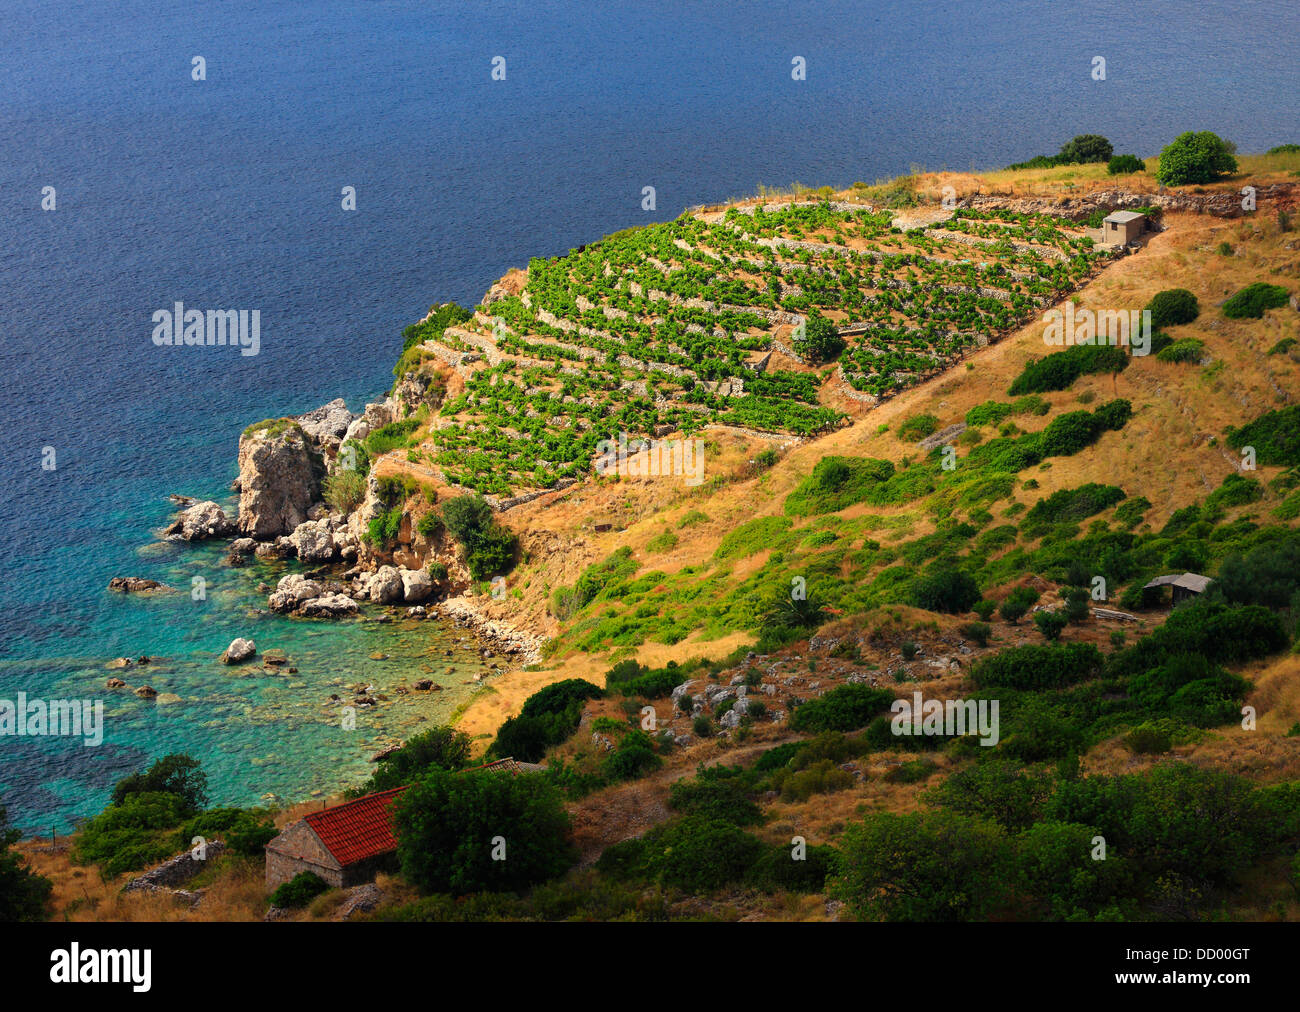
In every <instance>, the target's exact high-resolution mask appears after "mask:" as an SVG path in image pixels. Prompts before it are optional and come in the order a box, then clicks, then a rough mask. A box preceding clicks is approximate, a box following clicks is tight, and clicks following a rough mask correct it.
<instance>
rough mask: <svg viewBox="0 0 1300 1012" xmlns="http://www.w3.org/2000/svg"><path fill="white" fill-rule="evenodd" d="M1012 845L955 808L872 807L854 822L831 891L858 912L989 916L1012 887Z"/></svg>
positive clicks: (896, 917) (894, 917)
mask: <svg viewBox="0 0 1300 1012" xmlns="http://www.w3.org/2000/svg"><path fill="white" fill-rule="evenodd" d="M1010 862H1011V848H1010V846H1009V844H1008V842H1007V839H1006V837H1005V835H1004V834H1003V833H1002V831H1001V830H1000V829H999V828H998V827H997V826H996V825H995V824H993V823H990V822H985V821H983V820H981V819H977V818H973V817H969V816H963V815H957V814H955V813H953V812H942V811H941V812H913V813H909V814H907V815H892V814H883V813H882V814H873V815H869V816H868V817H867V818H866V819H865V820H863V821H862V822H860V823H856V824H854V825H851V826H849V827H848V829H847V830H846V831H845V833H844V836H843V838H842V841H841V845H840V857H839V861H838V871H839V874H838V875H836V876H835V877H834V879H833V880H832V883H831V893H832V895H834V896H835V897H836V898H838V899H841V900H843V901H844V902H845V903H846V904H847V905H848V907H849V910H850V912H852V913H853V914H854V916H856V917H857V918H858V919H859V920H870V921H875V920H882V919H883V920H886V921H967V920H987V919H988V917H989V916H990V915H991V914H992V913H993V912H994V911H995V910H997V909H998V908H999V907H1000V906H1001V904H1002V903H1003V902H1004V901H1005V899H1006V897H1007V895H1008V891H1009V890H1008V879H1009V875H1008V869H1009V866H1010Z"/></svg>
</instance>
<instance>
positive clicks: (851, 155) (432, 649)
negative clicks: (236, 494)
mask: <svg viewBox="0 0 1300 1012" xmlns="http://www.w3.org/2000/svg"><path fill="white" fill-rule="evenodd" d="M1297 29H1300V5H1297V4H1296V2H1295V0H1220V2H1214V0H1159V2H1151V0H1146V2H1144V0H1126V2H1121V0H1074V2H1071V3H1068V4H1067V3H1060V2H1052V3H1048V2H1044V0H914V2H906V3H883V2H870V0H858V2H835V0H832V2H822V3H818V4H813V5H808V6H805V7H798V8H792V7H791V6H790V5H789V4H788V3H778V2H772V0H748V2H745V3H733V4H723V3H693V2H686V0H671V2H665V0H649V2H642V3H638V4H636V5H634V6H633V5H622V4H610V3H597V2H590V3H578V2H553V3H545V2H529V3H514V2H502V0H497V2H493V3H491V4H480V3H472V2H456V3H446V2H437V0H433V2H431V0H421V2H418V3H417V2H381V0H372V2H351V3H344V2H336V0H314V2H311V3H283V2H274V0H256V2H252V0H226V2H211V3H204V4H197V3H189V4H179V5H177V4H171V3H144V2H139V0H123V2H108V0H61V2H58V3H53V2H43V3H13V2H0V294H2V297H0V391H2V396H3V404H4V423H5V424H4V437H5V438H4V440H3V453H2V454H0V698H9V699H13V698H14V697H15V695H16V694H17V693H18V692H19V691H25V692H27V693H28V694H29V695H31V696H46V697H58V698H83V697H92V698H102V699H105V700H106V705H107V710H108V718H107V729H106V735H105V740H104V743H103V745H101V746H99V747H97V748H90V747H85V746H83V745H82V744H81V743H80V742H79V741H70V740H67V739H49V738H34V737H26V738H17V737H3V738H0V803H3V804H6V805H7V806H8V808H9V815H10V819H11V820H12V821H13V822H14V823H15V824H17V825H18V826H19V827H21V828H23V829H25V830H27V831H29V832H41V833H48V831H49V830H50V828H51V827H53V828H56V829H58V830H59V831H63V830H66V829H67V828H68V827H69V826H70V825H72V822H73V819H74V818H75V817H78V816H84V815H87V814H90V813H93V812H95V811H98V810H99V809H100V808H101V807H102V806H103V804H104V802H105V799H106V797H107V793H108V791H109V788H110V787H111V785H112V783H113V782H114V781H115V780H117V779H118V778H120V776H121V775H123V774H124V773H126V772H129V771H131V770H133V769H136V768H139V767H141V766H142V765H144V764H145V763H147V762H148V761H149V759H150V758H151V757H154V756H157V755H160V754H163V753H166V752H169V751H176V750H185V751H190V752H192V753H193V754H195V755H196V756H198V757H199V758H201V759H202V760H203V761H204V764H205V767H206V768H207V770H208V773H209V777H210V787H211V793H212V795H213V798H214V800H215V801H219V802H224V803H236V804H254V803H258V801H259V799H261V798H263V796H265V795H273V796H274V798H275V799H278V800H284V801H291V800H298V799H301V798H305V797H307V796H308V795H309V794H310V793H311V792H313V791H330V790H333V789H335V788H337V787H339V786H341V785H342V784H345V783H348V782H351V781H354V780H356V779H358V778H359V777H361V776H363V775H364V774H365V771H366V756H367V755H368V754H369V753H370V752H372V751H374V747H375V745H376V744H377V743H379V742H382V741H384V740H387V739H389V738H391V737H402V736H403V735H405V734H409V733H411V732H412V730H413V729H418V727H419V726H420V722H421V721H422V720H424V721H431V720H435V719H437V718H439V717H440V716H445V714H446V713H447V712H448V711H449V710H450V709H451V707H452V706H453V705H454V703H455V702H456V701H457V700H459V699H463V698H464V694H465V693H466V692H467V691H468V690H467V689H465V688H464V687H463V685H464V682H465V680H466V678H467V677H468V676H469V674H470V673H472V672H474V671H476V670H479V667H478V662H477V660H476V659H475V658H474V657H473V656H472V655H471V654H469V653H467V652H465V651H464V650H463V649H461V645H459V644H457V643H456V639H457V636H456V635H455V634H454V633H451V632H448V631H447V630H445V629H440V628H438V627H437V626H435V625H434V624H432V623H431V624H428V625H425V626H418V627H417V626H415V625H413V624H412V625H409V626H407V627H405V628H400V629H399V628H395V627H391V626H390V627H382V626H377V625H347V626H332V625H321V624H303V623H294V622H291V621H289V620H285V619H280V618H269V617H265V616H256V615H254V614H253V613H252V612H251V611H250V608H251V607H253V606H256V605H258V604H261V603H263V600H262V598H261V597H260V595H257V594H256V593H255V585H256V584H257V582H259V581H261V580H266V581H268V582H273V581H274V579H275V577H276V575H277V573H276V572H275V571H271V570H269V569H264V568H262V567H249V568H247V569H245V570H231V569H228V568H226V567H224V566H222V565H221V564H220V556H221V554H222V553H221V552H220V550H219V549H218V548H217V547H216V546H208V547H202V548H196V547H193V546H175V545H170V544H159V543H158V541H157V537H156V530H157V529H158V528H159V527H160V526H162V525H163V524H164V523H165V522H166V521H167V519H168V515H169V509H168V503H167V502H166V500H165V498H164V497H165V495H166V494H167V493H169V492H183V493H187V494H191V495H199V496H205V497H208V496H213V497H219V498H220V497H227V496H228V495H229V493H228V492H227V491H226V488H227V486H228V484H229V482H230V480H231V478H232V477H234V474H235V465H234V461H235V452H236V448H237V443H238V436H239V432H240V431H241V430H242V429H243V427H244V426H246V425H247V424H249V423H250V422H253V421H256V420H258V419H260V418H264V417H267V416H278V415H281V414H286V413H298V412H301V411H304V410H307V409H309V408H312V407H315V406H317V405H318V404H321V403H323V402H325V401H327V400H330V399H332V398H334V397H336V396H343V397H345V398H347V400H348V402H349V404H350V405H351V406H352V407H353V408H354V409H359V408H360V406H361V405H362V404H363V403H364V402H365V401H366V400H367V399H374V398H375V397H376V396H378V395H380V394H381V393H382V392H383V391H384V390H385V389H386V388H387V386H388V383H389V380H390V378H391V376H390V370H391V367H392V364H393V361H394V358H395V355H396V352H397V350H398V348H399V347H400V331H401V328H402V327H403V326H404V325H405V324H407V323H409V322H411V321H413V320H415V319H417V318H418V317H420V316H421V315H423V313H424V312H425V311H426V310H427V308H428V306H429V305H430V304H431V303H432V302H434V301H443V300H447V299H454V300H457V301H459V302H462V303H464V304H466V305H473V304H474V303H475V302H476V301H477V300H478V298H479V297H480V296H481V295H482V293H483V292H484V291H485V290H486V288H487V286H488V285H489V284H490V283H491V282H492V281H493V280H494V279H496V278H497V277H499V276H500V275H501V274H502V273H504V271H505V270H506V269H508V268H510V267H512V266H523V265H525V264H526V262H527V260H528V258H529V257H530V256H534V255H547V254H553V253H558V252H563V251H565V250H567V249H568V248H570V247H572V246H575V245H577V244H580V243H582V242H586V241H589V240H591V239H594V238H597V237H599V236H601V235H603V234H605V233H608V232H612V231H615V230H617V229H620V228H624V227H627V226H629V225H633V224H638V223H643V222H645V221H648V220H665V219H668V218H671V217H674V216H675V215H677V214H678V213H680V212H681V210H682V209H683V208H684V207H686V206H688V205H693V204H698V203H705V202H710V201H717V200H722V199H725V198H727V197H732V196H740V195H744V194H748V193H751V192H753V191H754V189H755V187H756V186H757V184H759V183H765V184H769V185H783V184H788V183H791V182H793V181H795V180H798V181H801V182H804V183H808V184H812V185H821V184H827V183H829V184H831V185H834V186H846V185H848V184H849V183H851V182H853V181H855V180H858V179H862V180H867V181H868V182H870V181H873V180H875V179H877V178H882V177H888V176H892V175H896V174H898V173H901V172H905V171H907V170H908V169H909V167H911V166H913V165H922V166H925V167H927V168H930V169H936V168H941V167H949V168H953V169H962V170H966V169H971V168H976V169H980V168H993V167H997V166H1001V165H1005V164H1007V163H1009V162H1012V161H1019V160H1023V159H1025V158H1028V157H1031V156H1033V155H1035V154H1039V153H1051V152H1054V151H1056V150H1057V148H1058V147H1059V146H1060V144H1061V143H1062V142H1063V141H1065V140H1067V139H1068V138H1070V137H1071V136H1073V135H1074V134H1077V133H1101V134H1104V135H1106V136H1107V137H1109V138H1110V139H1111V140H1112V141H1113V142H1114V144H1115V147H1116V150H1117V151H1133V152H1136V153H1138V154H1141V155H1151V154H1155V153H1156V152H1158V150H1159V149H1160V147H1162V146H1163V145H1164V144H1165V143H1167V142H1168V141H1169V140H1170V139H1172V138H1173V137H1174V136H1175V135H1176V134H1177V133H1179V132H1181V131H1183V130H1187V129H1207V130H1213V131H1216V132H1218V133H1220V134H1222V135H1224V136H1226V137H1228V138H1230V139H1231V140H1233V141H1235V142H1236V143H1237V145H1238V147H1239V148H1240V150H1242V151H1260V150H1264V149H1265V148H1268V147H1270V146H1272V145H1274V144H1278V143H1282V142H1285V141H1298V140H1300V103H1298V102H1297V100H1296V96H1297V95H1300V61H1298V60H1297V59H1296V50H1295V39H1296V37H1297ZM195 56H201V57H203V59H204V61H205V63H206V80H202V81H195V80H193V79H192V66H193V63H192V61H193V58H194V57H195ZM498 56H499V57H503V58H504V61H505V64H504V65H505V79H504V80H493V79H492V67H493V59H494V57H498ZM796 56H801V57H803V58H804V59H805V61H806V66H807V73H806V80H803V81H795V80H792V77H791V68H792V63H791V61H792V59H793V58H794V57H796ZM1094 56H1102V57H1104V58H1105V60H1106V80H1105V81H1096V80H1093V78H1092V76H1091V69H1092V61H1093V57H1094ZM47 186H48V187H54V192H55V200H56V208H55V210H52V211H46V210H43V209H42V206H41V203H42V193H43V188H44V187H47ZM346 186H352V187H355V188H356V195H357V197H356V199H357V209H356V211H355V212H349V211H344V210H343V209H342V207H341V200H342V195H341V191H342V189H343V188H344V187H346ZM646 186H653V187H654V188H655V190H656V198H657V208H656V210H655V211H653V212H646V211H643V210H642V209H641V200H642V188H643V187H646ZM176 301H183V302H184V303H186V304H187V305H188V306H190V307H191V308H204V309H225V308H236V309H260V311H261V320H262V324H261V350H260V354H258V355H257V356H250V357H244V356H241V355H240V354H239V353H238V352H237V351H236V350H235V349H231V348H186V347H181V348H159V347H156V346H155V345H154V344H153V343H152V341H151V339H150V335H151V332H152V322H151V316H152V313H153V312H154V311H155V310H157V309H161V308H169V307H170V306H171V305H172V304H173V303H174V302H176ZM46 447H52V448H53V449H54V452H55V463H56V469H55V470H52V471H51V470H43V469H42V467H41V462H42V455H43V451H44V448H46ZM116 575H140V576H154V577H158V578H163V579H166V580H167V581H168V582H169V583H172V584H174V585H177V586H181V587H185V588H187V587H188V586H189V583H190V578H191V577H192V576H195V575H202V576H204V578H205V579H206V580H207V581H208V592H207V598H206V600H205V601H201V602H195V601H192V600H190V598H189V595H188V594H185V593H178V594H175V595H169V596H166V597H162V598H157V599H154V600H149V601H143V600H137V599H124V598H122V597H121V596H117V595H111V594H110V593H109V592H108V591H107V590H106V589H105V587H106V584H107V582H108V580H109V578H110V577H112V576H116ZM240 634H249V635H252V636H253V637H254V638H255V639H256V640H257V642H258V646H259V648H261V649H266V648H270V647H280V648H282V649H285V650H286V651H287V652H288V653H289V655H290V658H291V662H292V663H293V664H294V665H295V666H296V667H298V669H299V671H298V673H297V674H295V675H289V674H287V673H283V674H274V673H271V672H266V671H263V670H261V669H259V668H256V667H254V668H252V669H248V670H245V671H242V672H241V673H233V672H232V671H231V669H227V668H224V667H223V666H222V665H220V664H218V663H216V655H217V654H218V653H219V652H220V651H221V650H222V649H223V648H224V647H225V646H226V645H227V643H228V642H229V641H230V639H231V638H232V637H233V636H235V635H240ZM449 650H450V651H451V654H450V655H448V653H447V651H449ZM376 651H379V652H383V653H387V654H388V655H389V659H388V660H385V661H375V660H371V658H370V655H371V654H372V653H374V652H376ZM141 653H145V654H150V655H154V656H158V657H161V658H164V660H162V661H159V662H157V663H155V664H154V665H153V666H152V667H151V669H150V671H149V672H148V674H147V676H144V675H141V674H140V673H139V672H138V671H137V672H130V673H127V674H126V675H125V677H126V678H127V680H128V682H131V683H132V684H139V683H140V682H142V681H148V682H149V683H150V684H152V685H153V686H154V687H155V688H156V689H158V690H159V691H160V692H167V693H169V694H171V695H174V696H177V697H179V700H178V701H172V702H170V703H167V704H163V705H159V704H158V703H150V702H145V701H142V700H139V699H137V698H136V697H135V696H133V695H129V694H125V695H124V694H121V693H118V694H111V693H107V692H105V691H104V689H103V684H104V680H105V678H106V677H108V675H110V674H115V673H120V672H112V671H109V670H107V669H106V667H105V665H106V664H107V663H108V662H109V661H110V660H111V659H112V658H114V657H117V656H119V655H123V654H131V655H138V654H141ZM420 671H425V672H431V673H432V674H434V676H435V677H437V678H439V680H440V681H443V682H445V684H447V685H448V686H449V690H450V691H448V692H447V693H443V694H441V697H436V698H435V699H434V700H433V701H432V702H425V703H421V704H416V703H411V702H406V703H403V704H402V705H400V706H394V707H392V708H390V709H387V710H385V711H384V715H383V716H381V715H378V714H376V715H374V716H372V717H369V718H367V717H366V716H364V715H363V716H361V717H360V718H359V722H358V723H359V726H358V729H357V730H356V731H352V732H344V731H341V730H340V729H339V728H338V726H337V720H336V719H335V718H334V716H333V714H334V711H333V710H332V709H331V708H330V707H329V706H328V705H326V698H327V696H328V695H329V693H330V692H333V691H335V690H336V689H337V688H338V686H339V685H341V684H345V683H352V682H355V681H359V680H362V679H365V680H367V681H372V682H374V683H375V684H378V685H380V686H387V685H394V684H396V683H397V682H399V681H401V680H402V679H403V678H407V677H418V673H417V672H420ZM367 721H369V722H367Z"/></svg>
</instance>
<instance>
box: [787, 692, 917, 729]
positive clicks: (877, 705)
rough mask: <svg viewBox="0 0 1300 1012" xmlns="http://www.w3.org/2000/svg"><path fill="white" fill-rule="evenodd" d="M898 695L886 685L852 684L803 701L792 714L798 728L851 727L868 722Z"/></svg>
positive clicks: (794, 723) (860, 725) (794, 725)
mask: <svg viewBox="0 0 1300 1012" xmlns="http://www.w3.org/2000/svg"><path fill="white" fill-rule="evenodd" d="M893 701H894V695H893V693H892V692H889V691H888V690H886V689H873V688H871V687H870V686H867V685H860V684H849V685H841V686H839V687H838V688H835V689H831V690H830V691H829V692H827V693H826V694H825V695H823V696H820V697H818V698H817V699H810V700H808V701H807V702H805V703H802V704H800V705H799V707H798V708H797V709H795V711H794V713H793V714H792V715H791V717H790V728H791V730H794V731H851V730H853V729H854V728H858V727H862V726H864V725H865V724H866V723H867V722H868V721H869V720H870V719H871V718H872V717H874V716H875V715H876V714H877V713H879V712H880V711H882V710H885V709H887V708H888V707H889V705H890V703H892V702H893Z"/></svg>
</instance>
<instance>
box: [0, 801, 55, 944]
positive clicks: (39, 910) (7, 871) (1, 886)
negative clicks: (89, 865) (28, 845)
mask: <svg viewBox="0 0 1300 1012" xmlns="http://www.w3.org/2000/svg"><path fill="white" fill-rule="evenodd" d="M8 823H9V814H8V812H6V811H5V809H4V806H3V805H0V923H2V922H13V921H43V920H45V917H46V911H47V907H48V906H49V901H50V893H51V892H53V890H54V885H53V883H51V882H50V880H49V879H47V878H45V877H44V876H43V875H37V874H36V873H35V872H34V871H32V870H31V869H30V868H28V867H27V865H26V863H25V862H24V861H23V859H22V858H21V857H20V856H19V855H18V854H16V853H15V852H14V851H13V850H11V849H10V848H11V847H12V846H13V845H14V844H15V843H17V842H18V840H19V839H20V838H21V837H22V834H21V833H20V832H18V830H16V829H9V828H7V827H8Z"/></svg>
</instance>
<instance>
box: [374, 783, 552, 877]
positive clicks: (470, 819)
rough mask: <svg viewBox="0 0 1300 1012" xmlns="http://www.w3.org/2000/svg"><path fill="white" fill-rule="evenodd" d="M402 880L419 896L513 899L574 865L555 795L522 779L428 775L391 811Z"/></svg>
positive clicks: (550, 787)
mask: <svg viewBox="0 0 1300 1012" xmlns="http://www.w3.org/2000/svg"><path fill="white" fill-rule="evenodd" d="M393 823H394V827H395V829H396V834H397V854H398V858H399V860H400V861H401V867H402V875H403V877H404V878H405V879H406V880H407V881H408V882H410V883H411V884H412V885H414V886H415V887H416V888H417V889H419V890H421V891H422V892H426V893H429V892H440V893H454V894H456V895H461V894H464V893H472V892H507V891H520V890H523V889H526V888H528V887H529V886H532V885H535V884H536V883H538V882H544V881H546V880H547V879H552V878H555V877H556V876H558V875H561V874H563V872H564V871H565V870H566V869H567V868H569V867H570V866H571V865H572V864H573V862H574V861H575V860H576V859H577V852H576V850H575V848H574V847H573V844H572V842H571V840H570V823H569V816H568V813H567V812H566V811H565V810H564V804H563V801H562V798H561V795H560V793H559V791H558V790H557V789H556V788H555V787H553V786H551V785H550V784H549V783H547V782H546V780H545V779H544V778H543V777H540V776H536V775H530V774H525V775H522V776H517V777H515V776H508V775H505V774H501V773H489V772H473V773H449V772H445V771H441V770H439V771H435V772H433V773H430V774H429V775H428V776H426V777H425V778H424V779H423V780H420V781H418V782H417V783H415V784H412V785H411V786H410V787H409V788H407V790H406V791H405V792H404V793H403V794H402V795H401V797H399V798H398V799H397V801H396V803H395V804H394V806H393Z"/></svg>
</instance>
